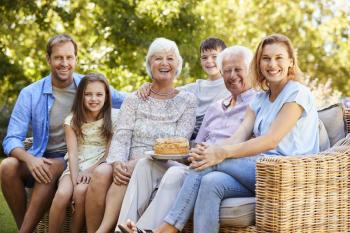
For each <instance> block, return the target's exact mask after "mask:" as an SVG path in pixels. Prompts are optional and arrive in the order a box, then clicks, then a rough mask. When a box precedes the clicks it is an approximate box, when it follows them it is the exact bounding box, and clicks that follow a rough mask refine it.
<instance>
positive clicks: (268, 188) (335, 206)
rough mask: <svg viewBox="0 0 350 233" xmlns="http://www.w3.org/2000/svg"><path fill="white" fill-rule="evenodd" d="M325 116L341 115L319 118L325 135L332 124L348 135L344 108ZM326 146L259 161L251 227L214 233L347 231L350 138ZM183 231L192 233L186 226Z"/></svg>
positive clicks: (224, 227)
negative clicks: (310, 152)
mask: <svg viewBox="0 0 350 233" xmlns="http://www.w3.org/2000/svg"><path fill="white" fill-rule="evenodd" d="M331 108H333V109H335V108H337V109H335V111H334V110H332V109H331ZM326 111H333V112H336V111H338V112H339V111H341V113H340V114H337V113H335V114H333V112H331V114H333V115H329V116H326V118H328V119H322V116H321V115H322V114H324V113H323V112H320V113H319V115H320V118H321V119H322V120H323V123H324V125H325V128H326V129H327V131H328V132H330V133H331V134H334V133H333V132H331V131H333V130H334V127H333V125H337V127H343V130H344V134H343V135H346V134H348V133H350V109H346V108H345V107H344V106H343V105H342V104H337V105H334V106H331V107H330V108H328V109H326ZM326 114H327V113H326ZM337 118H338V119H337ZM339 118H342V119H339ZM336 121H338V122H339V121H341V122H340V123H342V124H340V125H339V124H336ZM333 136H334V135H333ZM330 137H331V135H330ZM330 139H333V140H337V139H338V138H330ZM331 145H332V147H331V148H329V149H327V150H325V151H323V152H320V153H319V154H317V155H312V156H309V155H305V156H280V157H274V158H265V159H262V160H260V161H259V162H258V163H257V174H256V175H257V180H256V181H257V184H256V210H255V215H256V216H255V222H256V224H255V226H254V225H250V226H246V227H239V226H233V225H229V224H227V223H225V224H220V232H221V233H229V232H232V233H233V232H240V233H241V232H247V233H248V232H318V233H319V232H332V233H333V232H350V134H348V135H347V136H346V137H345V138H342V139H340V140H338V141H337V142H336V143H335V144H334V145H333V144H332V142H331ZM183 232H186V233H188V232H192V223H189V224H188V225H186V227H185V229H184V231H183Z"/></svg>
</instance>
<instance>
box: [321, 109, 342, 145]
mask: <svg viewBox="0 0 350 233" xmlns="http://www.w3.org/2000/svg"><path fill="white" fill-rule="evenodd" d="M318 116H319V118H320V119H321V121H322V122H323V124H324V126H325V128H326V130H327V134H328V137H329V142H330V146H333V145H334V144H335V143H336V142H337V141H339V140H340V139H342V138H344V137H345V130H346V129H345V122H344V113H343V106H342V105H341V104H335V105H332V106H330V107H328V108H325V109H322V110H320V111H318Z"/></svg>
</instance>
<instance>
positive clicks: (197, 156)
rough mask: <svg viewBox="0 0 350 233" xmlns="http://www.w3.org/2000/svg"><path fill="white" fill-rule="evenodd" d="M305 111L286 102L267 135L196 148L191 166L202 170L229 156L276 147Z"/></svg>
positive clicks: (248, 154) (255, 152)
mask: <svg viewBox="0 0 350 233" xmlns="http://www.w3.org/2000/svg"><path fill="white" fill-rule="evenodd" d="M303 111H304V109H303V108H302V107H301V106H300V105H298V104H297V103H294V102H293V103H286V104H284V105H283V107H282V108H281V111H280V112H279V113H278V115H277V117H276V119H275V120H274V121H273V123H272V124H271V127H270V129H269V131H268V132H267V133H266V134H265V135H262V136H260V137H257V138H253V139H250V140H248V141H245V142H242V143H238V144H234V145H223V146H217V145H214V146H202V147H200V148H196V149H195V151H194V152H193V153H194V156H193V158H194V160H193V163H192V165H191V166H192V167H193V168H196V169H198V170H202V169H205V168H207V167H210V166H213V165H215V164H218V163H221V162H222V161H223V160H224V159H227V158H240V157H246V156H251V155H255V154H259V153H262V152H266V151H269V150H271V149H274V148H276V147H277V145H278V143H279V142H280V141H281V140H282V139H283V137H284V136H286V135H287V134H288V132H289V131H290V130H291V129H292V128H293V127H294V126H295V124H296V123H297V121H298V119H299V118H300V117H301V114H302V113H303Z"/></svg>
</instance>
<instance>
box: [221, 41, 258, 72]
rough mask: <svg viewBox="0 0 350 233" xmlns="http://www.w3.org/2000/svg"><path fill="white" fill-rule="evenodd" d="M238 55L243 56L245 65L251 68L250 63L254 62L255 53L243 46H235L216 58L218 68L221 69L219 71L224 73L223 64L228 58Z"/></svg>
mask: <svg viewBox="0 0 350 233" xmlns="http://www.w3.org/2000/svg"><path fill="white" fill-rule="evenodd" d="M236 55H241V56H243V59H244V63H245V64H246V66H247V67H249V65H250V62H251V61H252V60H253V56H254V54H253V52H252V51H251V50H250V49H248V48H247V47H244V46H241V45H234V46H231V47H228V48H226V49H224V50H222V51H221V53H219V55H218V57H217V58H216V66H217V67H218V68H219V70H221V71H222V62H223V60H224V59H225V58H226V57H232V56H236Z"/></svg>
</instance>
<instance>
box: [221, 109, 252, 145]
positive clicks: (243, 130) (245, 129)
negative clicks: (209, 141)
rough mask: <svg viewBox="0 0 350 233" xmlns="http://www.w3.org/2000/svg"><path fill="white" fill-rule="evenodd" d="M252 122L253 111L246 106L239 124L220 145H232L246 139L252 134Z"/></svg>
mask: <svg viewBox="0 0 350 233" xmlns="http://www.w3.org/2000/svg"><path fill="white" fill-rule="evenodd" d="M254 122H255V112H254V111H253V110H252V109H251V108H250V107H248V108H247V110H246V113H245V116H244V119H243V122H242V123H241V125H240V126H239V127H238V129H237V130H236V131H235V132H234V134H233V135H232V136H231V137H230V138H228V139H225V140H223V141H222V142H221V143H220V145H232V144H237V143H241V142H245V141H247V140H248V139H249V138H250V137H251V136H252V133H253V127H254Z"/></svg>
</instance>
